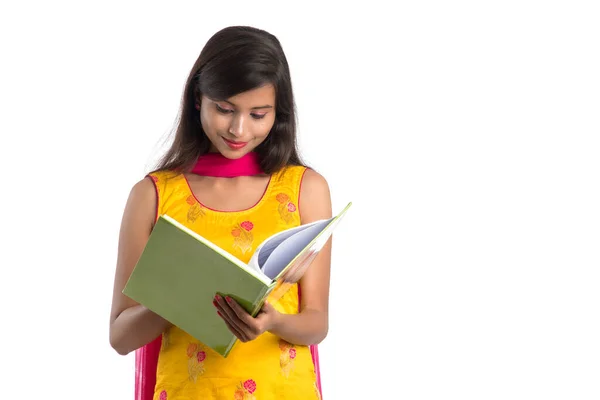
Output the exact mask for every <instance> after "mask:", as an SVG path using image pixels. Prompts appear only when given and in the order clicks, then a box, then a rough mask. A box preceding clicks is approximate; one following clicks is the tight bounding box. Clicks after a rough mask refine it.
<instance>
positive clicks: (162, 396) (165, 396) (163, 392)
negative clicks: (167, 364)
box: [158, 390, 167, 400]
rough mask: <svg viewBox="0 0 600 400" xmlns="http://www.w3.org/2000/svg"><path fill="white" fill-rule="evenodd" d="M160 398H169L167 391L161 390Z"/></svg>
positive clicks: (165, 399) (160, 399) (163, 399)
mask: <svg viewBox="0 0 600 400" xmlns="http://www.w3.org/2000/svg"><path fill="white" fill-rule="evenodd" d="M158 399H159V400H167V391H166V390H163V391H162V392H160V395H159V396H158Z"/></svg>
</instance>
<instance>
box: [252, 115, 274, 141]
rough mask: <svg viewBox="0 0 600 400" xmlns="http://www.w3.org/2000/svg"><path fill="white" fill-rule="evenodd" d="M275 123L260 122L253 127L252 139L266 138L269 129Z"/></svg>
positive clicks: (271, 121) (271, 120)
mask: <svg viewBox="0 0 600 400" xmlns="http://www.w3.org/2000/svg"><path fill="white" fill-rule="evenodd" d="M274 123H275V120H274V119H270V120H266V121H260V122H258V123H257V124H256V126H255V127H254V132H253V133H254V135H253V136H254V137H255V138H257V139H264V138H266V137H267V135H268V134H269V132H271V129H272V128H273V124H274Z"/></svg>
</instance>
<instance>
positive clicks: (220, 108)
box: [215, 103, 233, 114]
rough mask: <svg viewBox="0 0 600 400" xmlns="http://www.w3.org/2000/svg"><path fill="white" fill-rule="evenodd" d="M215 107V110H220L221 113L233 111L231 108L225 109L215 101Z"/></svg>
mask: <svg viewBox="0 0 600 400" xmlns="http://www.w3.org/2000/svg"><path fill="white" fill-rule="evenodd" d="M215 107H216V108H217V111H218V112H220V113H221V114H229V113H232V112H233V110H228V109H225V108H223V107H221V106H220V105H218V104H216V103H215Z"/></svg>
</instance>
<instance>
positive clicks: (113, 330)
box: [110, 178, 170, 355]
mask: <svg viewBox="0 0 600 400" xmlns="http://www.w3.org/2000/svg"><path fill="white" fill-rule="evenodd" d="M155 216H156V192H155V189H154V185H153V183H152V182H151V181H150V179H149V178H146V179H144V180H142V181H140V182H138V183H137V184H136V185H135V186H134V187H133V189H132V190H131V193H130V195H129V199H128V200H127V205H126V206H125V211H124V213H123V220H122V222H121V231H120V235H119V251H118V257H117V268H116V272H115V281H114V289H113V300H112V308H111V313H110V344H111V346H112V347H113V348H114V349H115V350H116V351H117V353H119V354H121V355H126V354H128V353H130V352H132V351H134V350H136V349H138V348H140V347H142V346H144V345H145V344H147V343H149V342H151V341H153V340H154V339H156V338H157V337H158V336H159V335H160V334H161V333H162V332H163V331H164V330H166V329H167V328H168V327H169V326H170V323H169V322H167V321H166V320H164V319H163V318H161V317H159V316H158V315H156V314H155V313H153V312H151V311H150V310H148V309H146V308H145V307H143V306H141V305H139V304H138V303H136V302H135V301H133V300H132V299H130V298H129V297H127V296H125V295H124V294H122V291H123V288H124V287H125V284H126V283H127V280H128V279H129V276H130V275H131V272H132V271H133V268H134V267H135V264H136V263H137V260H138V259H139V257H140V255H141V254H142V251H143V249H144V246H145V245H146V242H147V241H148V237H149V236H150V232H151V231H152V226H153V224H154V219H155Z"/></svg>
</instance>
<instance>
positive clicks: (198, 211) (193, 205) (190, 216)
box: [185, 195, 204, 222]
mask: <svg viewBox="0 0 600 400" xmlns="http://www.w3.org/2000/svg"><path fill="white" fill-rule="evenodd" d="M185 202H186V203H188V204H189V205H190V209H189V210H188V213H187V220H188V222H196V220H197V219H198V217H203V216H204V210H203V209H202V206H201V205H200V203H198V201H197V200H196V198H195V197H194V196H193V195H189V196H188V198H187V199H186V200H185Z"/></svg>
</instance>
